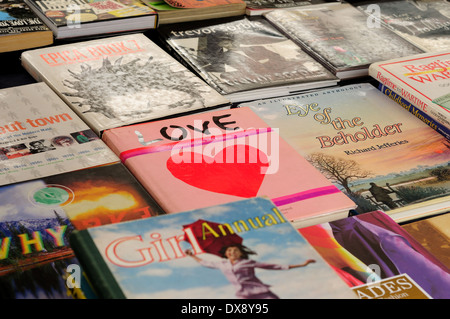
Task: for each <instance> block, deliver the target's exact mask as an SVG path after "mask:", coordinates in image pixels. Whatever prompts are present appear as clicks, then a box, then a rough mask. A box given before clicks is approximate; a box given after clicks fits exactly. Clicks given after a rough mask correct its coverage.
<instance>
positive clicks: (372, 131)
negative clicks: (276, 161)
mask: <svg viewBox="0 0 450 319" xmlns="http://www.w3.org/2000/svg"><path fill="white" fill-rule="evenodd" d="M241 105H242V106H246V107H250V108H251V109H252V110H253V111H254V112H255V113H256V114H258V115H259V116H260V117H261V118H262V119H263V120H264V121H265V122H266V123H267V124H268V125H270V126H271V127H278V128H279V132H280V136H281V137H282V138H284V139H285V140H286V141H287V142H288V143H290V145H291V146H293V147H294V148H295V149H296V150H297V151H298V152H299V153H300V154H302V155H303V156H304V157H305V158H307V159H308V160H309V161H310V163H312V164H313V165H314V166H315V167H316V168H317V169H319V170H320V171H321V172H322V173H323V174H324V175H325V176H326V177H327V178H328V179H329V180H330V181H332V182H333V183H334V184H335V185H337V186H338V187H339V188H340V189H342V191H343V192H345V193H346V194H347V195H348V196H350V197H351V198H352V199H353V200H354V201H355V203H357V205H358V207H357V209H356V210H357V212H359V213H364V212H369V211H373V210H383V211H386V212H387V213H388V214H389V215H391V217H393V218H394V220H396V221H397V222H401V221H406V220H409V219H414V218H419V217H420V216H426V215H431V214H436V213H438V212H442V211H446V210H449V208H450V207H449V203H450V187H449V186H450V184H449V183H450V181H449V179H448V177H446V176H445V174H446V172H448V165H449V159H450V149H449V147H448V141H447V139H446V138H445V137H444V136H442V135H441V134H440V133H438V132H436V131H435V130H434V129H432V128H431V127H429V126H428V125H426V124H425V123H423V122H422V121H421V120H420V119H418V118H416V117H414V116H413V115H411V114H410V113H409V112H408V111H407V110H405V109H404V108H402V107H401V106H399V105H398V104H397V103H396V102H394V101H392V100H391V99H390V98H389V97H387V96H385V95H384V94H383V93H381V92H380V91H379V90H377V89H376V88H375V87H374V86H372V85H371V84H368V83H361V84H354V85H347V86H343V87H340V88H332V89H326V90H320V91H319V90H318V91H315V92H311V93H305V94H300V95H295V96H288V97H284V98H277V99H266V100H260V101H254V102H250V103H243V104H241Z"/></svg>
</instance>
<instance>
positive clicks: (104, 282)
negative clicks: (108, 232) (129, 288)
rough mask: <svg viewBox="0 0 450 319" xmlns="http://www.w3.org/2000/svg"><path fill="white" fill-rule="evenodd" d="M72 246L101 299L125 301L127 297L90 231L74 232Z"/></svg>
mask: <svg viewBox="0 0 450 319" xmlns="http://www.w3.org/2000/svg"><path fill="white" fill-rule="evenodd" d="M70 246H71V248H72V249H73V251H74V252H75V254H76V256H77V259H78V260H79V262H80V264H81V266H82V268H83V269H84V272H85V273H86V276H87V278H88V280H89V282H90V283H91V284H92V288H93V290H94V292H95V294H96V295H97V296H98V297H99V298H101V299H125V295H124V294H123V292H122V290H121V289H120V287H119V285H118V283H117V281H116V280H115V279H114V276H113V274H112V273H111V271H110V270H109V268H108V266H107V265H106V263H105V261H104V260H103V257H102V256H101V255H100V252H99V251H98V249H97V247H96V245H95V243H94V241H93V240H92V237H91V235H90V234H89V231H88V229H85V230H77V231H75V232H73V233H72V235H71V236H70Z"/></svg>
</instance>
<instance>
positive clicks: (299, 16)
mask: <svg viewBox="0 0 450 319" xmlns="http://www.w3.org/2000/svg"><path fill="white" fill-rule="evenodd" d="M264 16H265V17H266V18H267V19H268V20H269V21H270V22H271V23H273V25H275V26H276V27H277V28H279V29H280V30H281V31H282V32H284V33H285V34H286V35H287V36H288V37H290V38H292V39H293V40H294V41H296V42H297V43H298V44H299V45H300V46H301V47H302V48H303V49H304V50H305V51H306V52H308V53H309V54H311V56H313V57H315V58H316V59H317V60H318V61H320V62H321V63H323V65H325V66H326V67H327V68H329V69H330V70H331V71H332V72H333V73H334V74H336V75H337V77H339V78H341V79H348V78H355V77H361V76H367V74H368V73H367V72H368V68H369V65H370V64H371V63H373V62H377V61H383V60H388V59H393V58H397V57H402V56H406V55H413V54H418V53H423V50H421V49H419V48H418V47H416V46H414V45H413V44H411V43H409V42H408V41H406V40H404V39H403V38H401V37H400V36H398V35H396V34H395V33H394V32H392V31H391V30H389V29H387V28H384V27H382V28H372V27H370V26H369V25H368V22H367V21H368V18H367V16H366V15H365V14H364V13H362V12H361V11H359V10H358V9H356V8H355V7H354V6H352V5H351V4H349V3H327V4H317V5H312V6H307V7H300V8H293V9H284V10H274V11H270V12H268V13H265V14H264Z"/></svg>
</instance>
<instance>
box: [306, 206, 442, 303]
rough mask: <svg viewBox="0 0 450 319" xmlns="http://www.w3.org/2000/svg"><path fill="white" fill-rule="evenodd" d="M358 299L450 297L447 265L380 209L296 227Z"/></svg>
mask: <svg viewBox="0 0 450 319" xmlns="http://www.w3.org/2000/svg"><path fill="white" fill-rule="evenodd" d="M299 232H300V233H301V234H302V235H303V236H304V238H305V239H306V240H307V241H308V242H309V243H310V244H311V245H312V246H313V247H314V248H315V249H316V250H317V251H318V252H319V254H320V255H321V256H322V257H323V258H324V259H325V260H326V261H327V262H328V263H329V264H330V266H331V267H333V268H334V269H335V271H336V272H337V273H338V274H339V275H340V276H341V278H343V280H344V281H345V282H347V285H348V286H349V287H350V288H351V289H352V290H353V291H354V292H355V294H356V295H357V296H358V297H359V298H360V299H431V298H434V299H448V298H449V297H450V270H449V268H448V267H446V266H445V265H444V264H443V263H442V262H440V261H439V259H437V258H436V257H435V256H434V255H432V254H431V253H430V252H429V251H428V250H427V249H425V248H424V247H423V246H422V245H421V244H420V243H419V242H418V241H416V240H415V239H414V238H413V237H412V236H411V235H410V234H409V233H408V232H407V231H405V230H404V229H403V228H402V227H401V226H400V225H399V224H397V223H396V222H395V221H393V220H392V219H391V218H390V217H389V216H388V215H386V214H385V213H383V212H382V211H373V212H370V213H366V214H361V215H356V216H352V217H348V218H345V219H342V220H337V221H332V222H329V223H323V224H319V225H313V226H309V227H305V228H301V229H299Z"/></svg>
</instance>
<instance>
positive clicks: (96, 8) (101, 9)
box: [24, 0, 158, 39]
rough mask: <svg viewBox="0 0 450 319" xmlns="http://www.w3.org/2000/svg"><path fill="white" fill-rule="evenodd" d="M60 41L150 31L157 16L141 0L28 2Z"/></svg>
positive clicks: (47, 0)
mask: <svg viewBox="0 0 450 319" xmlns="http://www.w3.org/2000/svg"><path fill="white" fill-rule="evenodd" d="M24 1H25V3H26V4H28V5H29V7H30V8H31V10H33V12H34V13H35V14H36V15H37V16H38V17H39V18H41V19H42V20H43V21H44V23H45V24H46V25H47V26H48V27H49V28H50V29H51V30H52V32H53V34H54V36H55V38H56V39H70V38H81V37H87V36H94V35H103V34H112V33H119V32H130V31H139V30H143V31H145V30H149V29H154V28H156V27H157V24H158V19H157V14H156V12H155V11H154V10H152V9H151V8H150V7H148V6H146V5H145V4H143V3H142V2H141V0H24Z"/></svg>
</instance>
